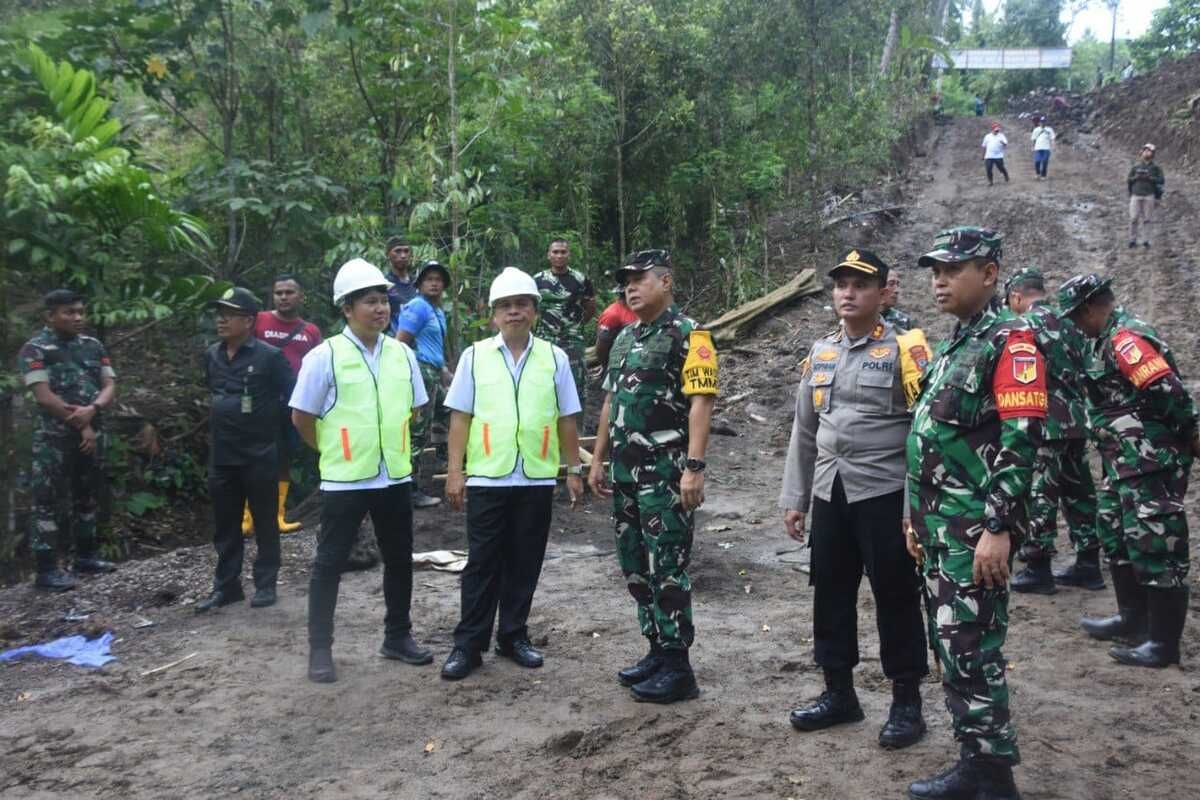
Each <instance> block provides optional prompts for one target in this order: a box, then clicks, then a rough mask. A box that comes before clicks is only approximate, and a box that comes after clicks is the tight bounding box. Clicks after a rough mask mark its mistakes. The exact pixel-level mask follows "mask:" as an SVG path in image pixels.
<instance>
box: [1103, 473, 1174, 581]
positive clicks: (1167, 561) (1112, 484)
mask: <svg viewBox="0 0 1200 800" xmlns="http://www.w3.org/2000/svg"><path fill="white" fill-rule="evenodd" d="M1105 472H1106V474H1105V476H1104V482H1103V484H1102V485H1101V487H1100V491H1099V493H1098V498H1099V507H1100V511H1099V514H1098V519H1099V521H1100V540H1101V542H1102V543H1103V545H1104V553H1105V555H1106V556H1107V557H1108V560H1109V562H1110V563H1112V564H1131V565H1133V571H1134V574H1136V575H1137V577H1138V581H1139V582H1140V583H1141V584H1142V585H1144V586H1152V587H1155V588H1158V589H1177V588H1181V587H1184V586H1186V585H1187V574H1188V567H1189V558H1188V556H1189V554H1188V523H1187V514H1186V512H1185V510H1184V504H1183V498H1184V495H1185V494H1187V486H1188V469H1187V468H1185V467H1175V468H1173V469H1165V470H1161V471H1159V472H1152V473H1150V474H1149V475H1138V476H1137V477H1135V478H1124V479H1118V478H1117V477H1116V475H1115V474H1114V473H1113V471H1111V470H1108V469H1106V470H1105Z"/></svg>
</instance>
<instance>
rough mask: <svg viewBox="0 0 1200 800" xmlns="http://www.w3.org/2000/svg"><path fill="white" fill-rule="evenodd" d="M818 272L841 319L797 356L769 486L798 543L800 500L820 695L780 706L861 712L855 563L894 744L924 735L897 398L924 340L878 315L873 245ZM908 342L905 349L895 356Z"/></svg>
mask: <svg viewBox="0 0 1200 800" xmlns="http://www.w3.org/2000/svg"><path fill="white" fill-rule="evenodd" d="M829 276H830V277H831V278H833V281H834V287H833V303H834V308H835V310H836V311H837V314H838V317H839V318H840V319H841V325H840V326H838V327H837V328H836V329H834V330H833V331H831V332H830V333H828V334H826V335H825V336H822V337H821V338H820V339H817V341H816V342H815V343H814V344H813V346H812V348H811V349H810V350H809V354H810V355H809V357H808V358H806V359H804V361H803V362H802V364H801V370H800V372H801V375H800V386H799V388H798V390H797V392H796V415H795V419H794V420H793V422H792V438H791V442H790V444H789V445H788V450H787V456H786V459H785V461H784V472H783V488H782V490H781V491H780V495H779V506H780V508H782V509H783V510H784V517H783V520H784V527H785V529H786V531H787V534H788V535H789V536H791V537H792V538H793V539H795V540H796V541H798V542H801V543H803V542H804V539H805V535H804V521H805V517H806V516H807V515H808V513H809V511H810V507H811V512H812V538H811V543H812V570H811V572H810V574H809V583H810V584H811V585H812V587H813V659H814V660H815V661H816V662H817V664H819V665H820V667H821V670H822V672H823V673H824V677H825V691H824V692H823V693H822V694H821V697H820V698H819V699H818V700H817V701H816V702H814V703H812V704H810V705H807V706H805V707H803V708H797V709H796V710H794V711H792V714H791V723H792V727H794V728H795V729H796V730H799V731H818V730H823V729H825V728H829V727H832V726H834V725H839V724H843V723H847V722H859V721H861V720H862V719H863V710H862V706H861V705H859V702H858V695H857V694H856V693H855V691H854V677H853V670H854V667H855V666H857V665H858V662H859V650H858V589H859V585H860V584H861V582H862V577H863V572H864V571H865V572H866V574H867V578H868V580H870V582H871V592H872V594H873V596H874V597H875V618H876V622H877V623H878V628H879V654H880V662H881V664H882V667H883V674H884V676H885V677H887V678H888V680H890V681H892V706H891V711H890V712H889V714H888V719H887V723H886V724H885V725H884V726H883V729H882V730H881V731H880V732H879V744H880V745H881V746H882V747H886V748H902V747H908V746H909V745H911V744H915V743H916V742H917V741H919V740H920V739H921V737H922V736H924V735H925V720H924V718H923V717H922V716H921V679H922V678H924V677H925V676H926V675H928V674H929V661H928V658H927V655H928V653H927V650H926V647H925V624H924V622H923V621H922V619H921V588H920V585H921V584H920V581H921V578H920V575H919V573H918V572H917V565H916V563H915V562H914V560H913V558H912V556H910V555H909V553H908V552H907V551H906V549H905V544H904V530H905V529H906V526H905V525H904V524H903V520H904V519H905V518H906V517H907V516H908V515H907V512H906V509H905V507H904V479H905V478H904V476H905V442H906V440H907V438H908V429H909V424H910V422H911V418H910V417H909V413H908V409H909V405H910V403H911V401H915V399H916V395H917V393H918V392H919V387H920V379H921V369H922V368H923V366H924V364H925V363H927V362H928V359H929V348H928V345H927V344H926V343H925V337H924V334H922V333H921V331H919V330H918V331H912V332H911V333H905V334H901V333H900V332H899V331H898V330H897V329H896V328H894V327H893V326H892V325H890V324H888V323H886V322H884V321H883V320H881V319H880V316H879V310H880V307H881V305H882V301H883V296H884V294H886V293H887V288H886V286H887V281H888V277H889V270H888V266H887V264H885V263H884V262H883V260H882V259H880V258H879V256H877V255H875V254H874V253H872V252H871V251H869V250H862V249H855V250H851V251H850V252H848V253H846V255H845V256H843V257H842V259H841V261H840V263H838V265H837V266H836V267H834V268H833V269H832V270H830V271H829ZM905 338H907V339H909V340H910V341H905ZM914 350H915V351H916V353H917V356H916V357H915V358H914V357H909V358H905V355H906V351H907V355H909V356H912V353H913V351H914ZM905 367H908V369H909V372H910V373H911V374H910V375H907V376H905V375H904V374H903V373H904V371H905ZM906 378H907V380H906ZM909 385H911V386H913V391H912V392H911V400H910V399H909V396H908V393H906V391H905V389H906V386H909Z"/></svg>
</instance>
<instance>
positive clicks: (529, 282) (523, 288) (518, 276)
mask: <svg viewBox="0 0 1200 800" xmlns="http://www.w3.org/2000/svg"><path fill="white" fill-rule="evenodd" d="M520 296H524V297H532V298H533V299H534V300H539V299H541V296H542V293H541V292H539V291H538V287H537V282H536V281H534V279H533V278H531V277H529V275H528V274H527V273H525V272H523V271H521V270H519V269H517V268H516V267H505V268H504V269H503V270H502V271H501V272H500V274H499V275H497V276H496V279H495V280H494V281H492V289H491V291H489V292H488V305H489V306H494V305H496V301H497V300H500V299H501V298H504V297H520Z"/></svg>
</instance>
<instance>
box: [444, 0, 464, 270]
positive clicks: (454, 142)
mask: <svg viewBox="0 0 1200 800" xmlns="http://www.w3.org/2000/svg"><path fill="white" fill-rule="evenodd" d="M457 18H458V0H450V29H449V35H448V36H449V46H448V47H447V48H446V80H447V83H448V87H447V88H448V89H449V95H450V181H451V183H450V185H451V186H452V187H456V186H457V184H458V85H457V75H456V73H455V67H456V65H455V56H456V55H457V52H456V48H457V45H458V26H457V25H456V24H455V23H456V22H457ZM462 189H466V186H465V185H464V186H463V187H462ZM452 191H453V190H452ZM460 213H461V209H460V208H459V206H458V200H456V199H455V196H453V195H452V196H451V198H450V253H451V255H452V256H453V255H454V254H455V253H457V252H458V246H459V241H458V237H459V226H460V224H461V220H460V218H459V217H460ZM451 260H452V261H453V259H451Z"/></svg>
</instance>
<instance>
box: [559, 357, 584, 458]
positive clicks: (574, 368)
mask: <svg viewBox="0 0 1200 800" xmlns="http://www.w3.org/2000/svg"><path fill="white" fill-rule="evenodd" d="M559 346H560V347H562V350H563V352H564V353H566V354H567V359H568V360H569V361H570V362H571V377H572V378H574V379H575V391H576V392H577V393H578V394H579V407H580V408H581V409H583V411H582V412H581V414H580V423H581V424H580V426H579V435H580V436H582V435H583V425H582V422H583V416H584V415H585V414H587V392H588V374H587V356H586V354H585V353H584V346H583V344H582V343H572V344H569V345H559Z"/></svg>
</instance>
